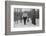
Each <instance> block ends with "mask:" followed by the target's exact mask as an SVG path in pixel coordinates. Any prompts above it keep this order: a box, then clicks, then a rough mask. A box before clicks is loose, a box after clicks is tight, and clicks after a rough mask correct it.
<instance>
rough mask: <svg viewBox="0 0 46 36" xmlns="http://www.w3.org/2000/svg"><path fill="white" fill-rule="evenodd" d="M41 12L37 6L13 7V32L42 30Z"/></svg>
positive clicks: (40, 8)
mask: <svg viewBox="0 0 46 36" xmlns="http://www.w3.org/2000/svg"><path fill="white" fill-rule="evenodd" d="M41 10H42V7H37V6H22V5H11V31H24V30H25V31H26V30H27V29H28V30H39V29H40V30H41V29H42V26H41V25H42V24H41V23H42V18H41V17H42V14H40V13H42V11H41ZM30 28H31V29H30ZM18 29H19V30H18Z"/></svg>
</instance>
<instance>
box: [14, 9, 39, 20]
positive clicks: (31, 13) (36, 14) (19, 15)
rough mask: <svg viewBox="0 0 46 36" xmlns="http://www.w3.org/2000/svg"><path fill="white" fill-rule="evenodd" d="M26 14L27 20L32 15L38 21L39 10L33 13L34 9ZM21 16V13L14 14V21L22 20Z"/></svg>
mask: <svg viewBox="0 0 46 36" xmlns="http://www.w3.org/2000/svg"><path fill="white" fill-rule="evenodd" d="M25 12H26V13H27V14H28V17H29V18H32V17H33V15H35V18H37V19H39V9H38V10H37V11H35V9H33V10H32V11H29V12H27V11H25ZM22 14H23V12H14V21H16V20H20V19H22Z"/></svg>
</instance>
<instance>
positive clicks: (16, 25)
mask: <svg viewBox="0 0 46 36" xmlns="http://www.w3.org/2000/svg"><path fill="white" fill-rule="evenodd" d="M34 26H39V19H36V25H34V24H32V20H31V19H29V22H27V20H26V25H24V20H22V22H21V21H20V20H18V23H17V21H15V22H14V28H19V27H34Z"/></svg>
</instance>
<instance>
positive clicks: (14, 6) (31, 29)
mask: <svg viewBox="0 0 46 36" xmlns="http://www.w3.org/2000/svg"><path fill="white" fill-rule="evenodd" d="M14 8H33V9H39V15H40V16H39V26H36V27H24V28H14V27H13V24H14V18H13V17H14ZM18 29H19V30H18ZM29 30H30V31H35V30H42V7H41V6H22V5H11V32H14V31H29Z"/></svg>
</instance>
